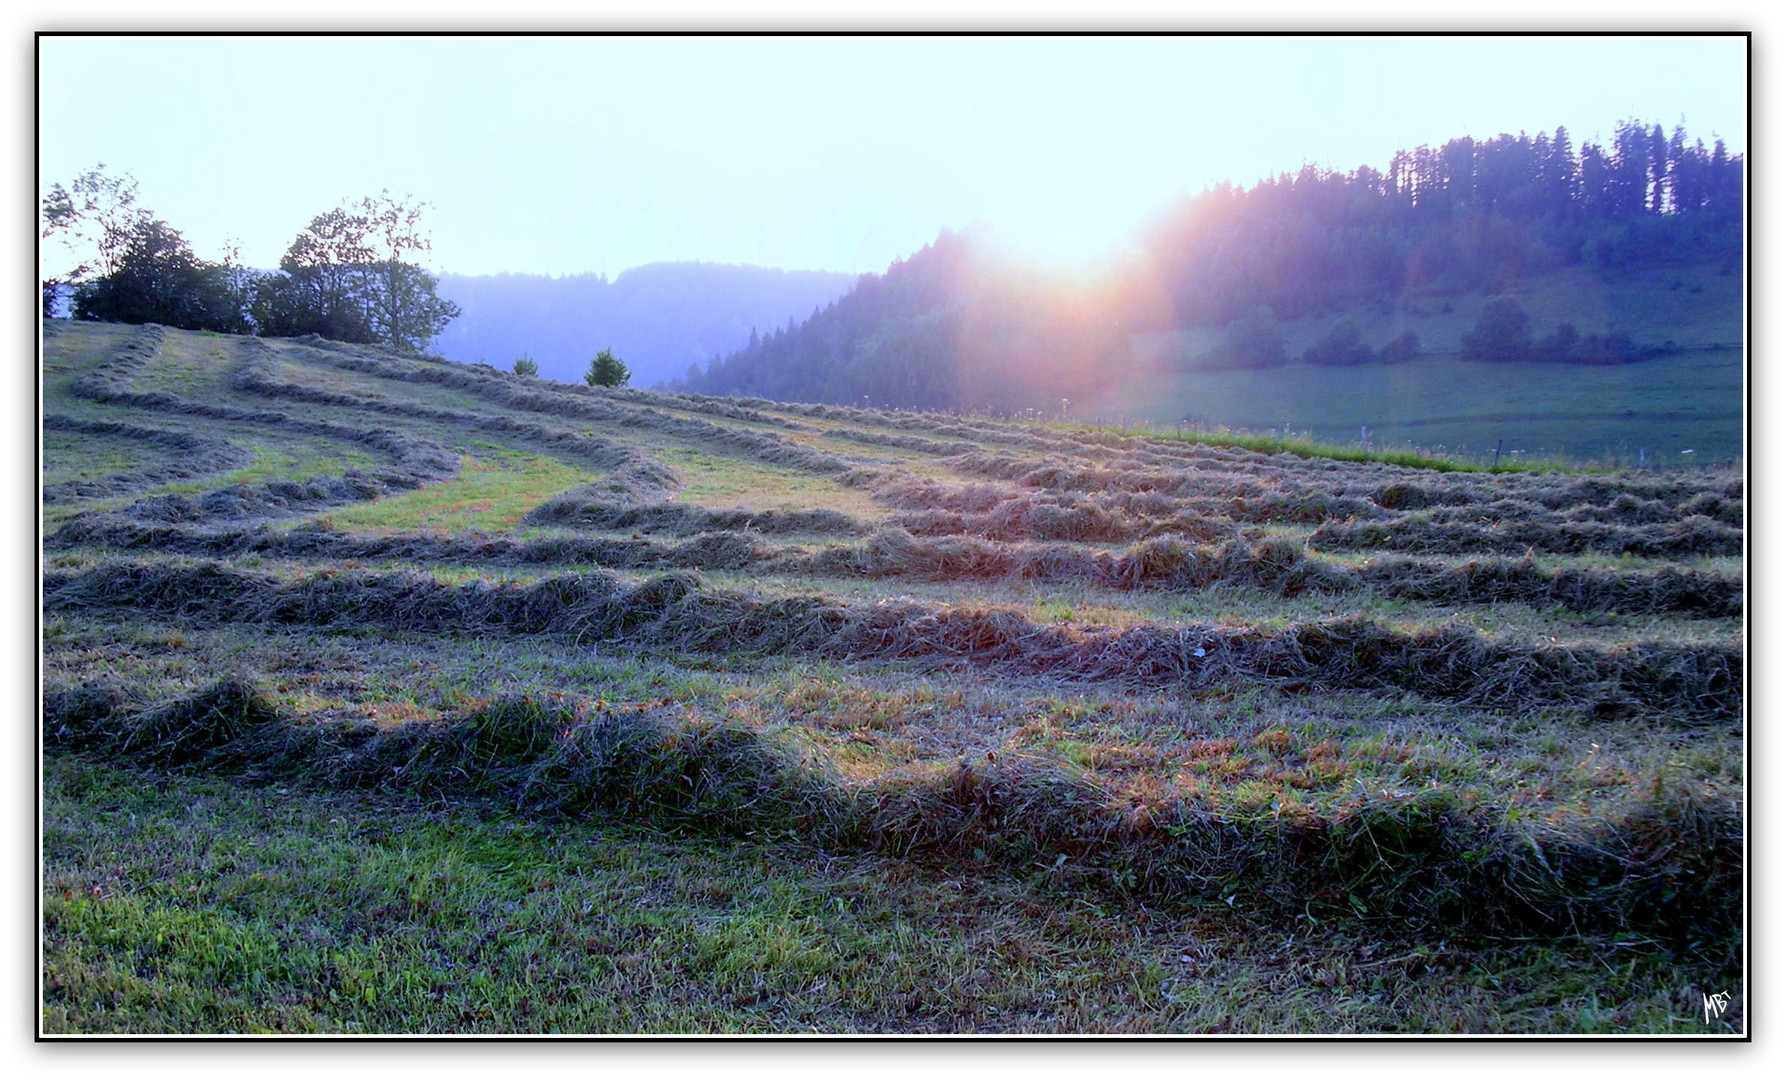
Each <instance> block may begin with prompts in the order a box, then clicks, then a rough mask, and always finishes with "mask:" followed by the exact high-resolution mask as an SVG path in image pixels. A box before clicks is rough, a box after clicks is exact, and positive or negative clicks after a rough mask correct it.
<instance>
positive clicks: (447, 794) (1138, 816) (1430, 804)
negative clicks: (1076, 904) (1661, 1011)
mask: <svg viewBox="0 0 1786 1080" xmlns="http://www.w3.org/2000/svg"><path fill="white" fill-rule="evenodd" d="M42 722H43V739H44V745H45V747H46V748H47V749H48V750H49V751H50V752H71V751H72V752H85V753H90V754H97V755H103V756H104V757H106V758H107V759H109V760H126V761H134V762H138V763H142V764H148V765H154V766H158V767H165V768H175V769H178V768H189V769H203V770H205V771H206V772H207V773H212V772H218V771H223V772H228V773H233V774H236V775H240V776H244V777H246V778H249V779H251V780H256V781H260V782H275V781H276V782H280V783H295V784H301V785H307V786H313V787H318V788H322V789H327V790H340V789H344V788H358V789H372V790H381V791H387V792H400V793H407V794H419V795H425V796H426V797H428V798H430V799H435V800H439V799H466V800H482V801H495V802H498V803H501V804H504V805H506V806H508V807H509V808H510V809H511V810H512V811H513V812H516V813H519V814H522V815H524V816H530V817H537V818H541V819H545V820H562V819H565V818H572V817H584V816H589V815H598V814H605V815H611V816H613V817H615V818H617V819H619V820H625V821H628V822H631V823H638V822H652V823H655V824H657V825H659V826H660V827H665V826H667V827H669V828H671V829H673V830H676V831H693V832H698V833H706V834H713V835H720V836H752V835H755V836H759V837H768V836H777V837H785V838H788V839H794V840H799V841H804V842H806V843H811V844H815V845H818V846H820V847H823V848H826V849H829V850H844V851H862V852H874V853H889V854H895V855H899V856H903V857H915V858H940V859H944V860H949V861H951V862H956V861H959V860H961V859H963V858H972V859H975V860H977V861H981V862H988V863H993V864H996V865H1003V866H1009V867H1013V868H1033V867H1036V866H1038V865H1039V866H1043V867H1048V868H1049V871H1050V874H1051V875H1053V876H1054V878H1055V881H1056V884H1057V885H1059V884H1065V883H1068V882H1071V883H1072V884H1075V885H1078V886H1080V887H1087V886H1089V887H1092V888H1099V889H1104V890H1108V891H1111V892H1114V893H1118V894H1121V895H1125V896H1128V897H1130V898H1133V899H1138V900H1141V901H1143V902H1147V903H1150V904H1169V905H1170V904H1179V903H1184V902H1187V901H1188V902H1190V903H1193V904H1195V903H1198V902H1204V903H1207V902H1211V901H1217V900H1219V899H1221V898H1224V897H1232V896H1233V895H1234V894H1235V893H1244V894H1245V895H1246V896H1247V897H1248V904H1249V907H1251V908H1253V909H1255V910H1259V909H1271V910H1281V911H1283V912H1284V913H1285V914H1295V915H1302V916H1308V915H1311V914H1319V915H1320V916H1321V917H1323V918H1324V919H1328V920H1334V919H1350V918H1354V917H1356V912H1366V913H1368V917H1369V918H1375V919H1383V918H1388V919H1393V920H1396V921H1398V922H1402V923H1404V924H1406V923H1409V922H1412V923H1414V924H1416V925H1422V926H1428V927H1442V928H1445V929H1447V930H1449V931H1452V932H1460V931H1461V932H1466V933H1468V932H1486V933H1491V934H1492V933H1505V932H1507V931H1510V930H1511V931H1521V930H1527V929H1548V930H1552V931H1554V930H1555V929H1558V928H1569V929H1571V930H1574V931H1583V930H1601V931H1608V930H1617V931H1637V932H1641V933H1646V934H1653V935H1657V936H1658V937H1661V938H1663V939H1665V942H1666V944H1668V945H1670V946H1673V947H1684V948H1689V949H1693V948H1703V947H1704V945H1705V943H1706V942H1708V941H1711V942H1719V941H1732V940H1735V935H1737V934H1739V933H1740V927H1741V918H1740V905H1741V896H1742V892H1741V882H1742V866H1743V862H1742V853H1743V828H1742V820H1741V815H1740V813H1739V812H1738V811H1737V810H1736V808H1734V807H1731V806H1727V805H1724V804H1721V803H1717V802H1714V801H1713V800H1711V799H1709V798H1707V797H1705V796H1702V795H1699V794H1697V793H1695V792H1693V791H1690V790H1688V789H1686V788H1682V787H1679V786H1664V787H1659V788H1658V789H1657V790H1656V791H1655V792H1654V793H1652V794H1651V796H1650V797H1649V798H1647V799H1644V800H1640V801H1638V802H1636V803H1635V804H1634V805H1632V806H1631V807H1629V808H1627V809H1626V810H1624V811H1623V812H1622V813H1619V814H1616V815H1613V816H1610V817H1608V818H1605V819H1601V820H1592V819H1589V820H1583V821H1578V822H1576V823H1574V824H1573V825H1572V826H1570V827H1567V828H1563V827H1559V826H1556V825H1550V826H1539V827H1533V826H1524V827H1515V826H1511V825H1509V824H1507V820H1508V819H1507V818H1506V816H1505V815H1504V814H1503V813H1502V812H1500V811H1499V810H1498V809H1497V808H1495V807H1484V806H1477V805H1472V804H1463V803H1460V802H1458V801H1457V800H1454V799H1452V798H1450V797H1449V796H1447V795H1445V794H1444V793H1442V792H1437V791H1427V792H1420V793H1417V794H1414V795H1409V796H1393V797H1392V796H1387V795H1385V796H1382V797H1374V796H1371V795H1369V794H1365V795H1361V796H1359V797H1358V798H1356V799H1353V800H1350V801H1348V802H1347V803H1344V804H1341V805H1339V806H1338V807H1336V808H1335V809H1333V810H1332V811H1330V812H1327V813H1326V814H1325V815H1316V814H1314V813H1312V812H1309V811H1303V812H1300V813H1297V814H1293V815H1277V814H1272V815H1259V814H1256V813H1248V812H1244V811H1240V810H1238V809H1237V808H1232V807H1223V806H1217V805H1213V804H1210V803H1207V802H1202V801H1190V800H1186V799H1183V798H1172V799H1161V800H1156V801H1155V802H1154V803H1152V804H1150V805H1148V806H1146V807H1145V808H1138V807H1135V806H1132V805H1129V804H1128V803H1127V800H1123V799H1120V798H1117V797H1115V795H1114V793H1113V792H1111V791H1109V790H1107V789H1105V788H1103V787H1102V786H1100V785H1099V784H1098V783H1097V782H1095V781H1093V780H1092V779H1090V778H1089V777H1087V776H1086V775H1085V774H1083V773H1081V772H1079V771H1078V770H1076V769H1073V768H1071V767H1069V766H1067V765H1066V764H1065V763H1064V762H1058V761H1052V760H1047V759H1042V758H1037V757H1031V756H1027V755H1022V754H1015V755H1011V754H1007V755H1003V756H998V757H996V758H995V757H993V756H991V755H989V756H988V757H987V758H986V759H984V760H982V759H978V758H975V759H969V758H962V759H960V760H958V761H956V762H954V763H952V764H950V763H938V764H934V765H928V766H916V767H913V768H912V769H910V770H907V771H904V772H900V773H895V774H892V775H889V776H883V777H881V778H879V779H877V780H874V781H869V782H859V781H844V780H842V779H841V778H839V777H837V776H835V775H832V774H830V773H829V772H828V771H827V770H826V768H825V765H824V763H823V762H815V761H811V760H805V759H802V758H800V757H797V756H796V755H795V754H793V753H791V752H790V751H789V750H788V749H786V748H784V747H783V745H781V744H780V743H778V742H776V741H775V740H773V739H771V738H769V737H766V736H765V735H763V734H761V733H759V732H757V731H755V730H753V729H750V728H746V727H743V726H739V725H736V724H731V723H724V722H721V723H715V722H711V721H706V720H703V719H699V718H695V717H691V716H690V715H689V714H688V713H687V712H686V711H685V710H681V709H679V708H678V707H677V706H676V703H675V702H673V701H670V700H659V701H645V702H636V703H620V704H614V703H609V702H606V701H601V702H592V701H589V700H587V699H582V698H576V697H573V696H570V695H566V694H558V693H554V694H549V695H512V696H507V697H501V698H497V699H495V700H492V701H488V702H485V703H482V704H478V705H475V706H472V707H470V708H467V709H465V710H463V711H461V712H459V713H458V714H456V715H452V716H449V717H446V718H443V719H442V720H439V721H419V720H418V721H406V722H403V723H399V724H396V725H390V726H380V725H378V724H376V723H374V722H372V721H371V720H367V719H359V720H356V719H351V718H349V719H334V720H321V719H309V718H303V717H296V716H293V715H291V714H290V713H289V712H287V711H285V710H283V709H282V708H281V707H279V706H278V705H277V704H276V703H274V702H273V701H272V700H271V699H270V698H268V697H267V696H266V695H265V694H264V693H263V692H262V691H261V690H260V689H259V688H258V687H257V686H255V685H254V684H253V683H252V682H251V681H250V680H247V679H244V678H241V677H239V676H230V677H227V678H225V679H223V680H221V681H220V682H218V683H216V684H214V685H213V686H210V687H208V688H206V689H203V690H201V691H199V692H198V693H197V694H195V695H193V696H192V697H190V698H184V699H175V700H172V701H165V702H159V703H142V702H138V701H136V700H134V699H133V697H132V695H131V694H129V693H128V692H126V691H125V690H123V689H121V688H118V687H116V686H111V685H107V684H94V683H89V684H83V685H80V686H75V687H72V688H66V689H61V690H57V691H53V692H52V693H50V694H49V695H48V696H47V697H46V699H45V703H44V712H43V721H42Z"/></svg>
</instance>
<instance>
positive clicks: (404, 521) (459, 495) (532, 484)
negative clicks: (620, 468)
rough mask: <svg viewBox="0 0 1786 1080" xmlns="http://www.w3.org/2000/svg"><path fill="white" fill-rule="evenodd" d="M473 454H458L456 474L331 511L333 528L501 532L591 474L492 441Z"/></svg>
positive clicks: (589, 478)
mask: <svg viewBox="0 0 1786 1080" xmlns="http://www.w3.org/2000/svg"><path fill="white" fill-rule="evenodd" d="M477 453H478V456H477V457H475V458H473V457H461V458H460V467H459V475H458V476H456V477H454V478H453V479H451V480H447V481H444V482H442V483H438V484H429V485H426V486H424V487H422V488H419V489H417V490H415V491H408V492H404V493H402V494H399V495H392V496H388V497H386V498H383V499H377V500H374V501H372V502H369V503H360V504H356V505H354V506H350V507H346V508H343V509H341V510H335V511H331V512H330V513H329V514H328V515H327V520H328V521H329V522H330V523H331V524H332V525H333V526H334V527H335V528H339V529H346V530H348V531H351V532H369V533H373V534H375V535H384V534H389V533H397V532H425V533H459V532H464V531H467V530H479V531H483V532H504V531H509V530H514V529H516V528H519V527H520V525H521V519H522V518H523V517H524V516H525V515H526V514H527V513H528V511H530V510H532V509H534V508H535V507H537V506H539V505H540V504H541V503H543V502H545V501H546V500H547V499H550V498H552V497H553V496H555V495H560V494H563V493H564V492H565V491H568V490H570V489H571V488H574V487H578V486H581V485H583V484H587V483H589V482H591V481H592V480H594V479H595V476H594V475H593V474H592V473H589V472H586V471H584V470H582V469H577V468H573V467H572V466H569V465H566V464H564V463H563V462H560V461H557V460H555V459H553V458H548V457H542V456H539V455H536V454H523V453H518V452H515V451H509V450H503V449H501V448H499V447H496V446H493V445H491V444H480V445H479V448H478V451H477Z"/></svg>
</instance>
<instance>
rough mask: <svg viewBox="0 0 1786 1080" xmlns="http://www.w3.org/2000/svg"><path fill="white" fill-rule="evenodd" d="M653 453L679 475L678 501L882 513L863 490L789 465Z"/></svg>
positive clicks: (691, 452)
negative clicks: (781, 465)
mask: <svg viewBox="0 0 1786 1080" xmlns="http://www.w3.org/2000/svg"><path fill="white" fill-rule="evenodd" d="M820 448H821V449H830V450H835V449H836V448H835V447H822V446H821V447H820ZM656 457H657V459H658V460H659V461H662V462H663V463H664V464H666V465H668V466H670V467H671V468H673V469H675V470H676V471H677V472H678V473H679V474H681V476H682V488H681V490H679V491H678V492H677V493H676V497H675V499H674V500H673V501H675V502H679V503H688V504H691V505H694V506H706V507H710V508H713V509H716V510H819V509H823V510H837V511H840V512H842V513H845V514H850V515H852V516H856V517H864V518H875V517H879V516H881V515H882V514H884V513H885V512H886V511H885V508H883V507H881V506H880V505H878V504H877V503H875V502H874V501H873V500H872V499H870V498H869V497H868V495H867V493H866V492H863V491H861V490H859V489H857V488H851V487H845V486H844V485H842V484H839V483H837V482H836V481H834V480H828V479H826V478H824V477H821V476H813V475H811V474H809V473H804V472H799V471H797V470H794V469H786V468H781V467H779V466H775V465H767V464H764V463H762V462H758V461H748V460H745V459H742V458H736V457H728V456H724V455H720V454H715V453H711V452H709V451H707V450H703V449H700V448H697V447H689V446H670V447H666V448H664V449H662V450H660V451H659V452H658V453H657V455H656Z"/></svg>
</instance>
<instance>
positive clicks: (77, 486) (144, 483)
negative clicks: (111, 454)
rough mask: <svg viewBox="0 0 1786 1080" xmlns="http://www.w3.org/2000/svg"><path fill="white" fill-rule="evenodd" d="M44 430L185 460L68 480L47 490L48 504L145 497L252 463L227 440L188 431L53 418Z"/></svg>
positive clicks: (47, 417) (50, 416)
mask: <svg viewBox="0 0 1786 1080" xmlns="http://www.w3.org/2000/svg"><path fill="white" fill-rule="evenodd" d="M43 429H44V430H45V431H65V432H71V433H74V434H79V435H97V436H105V437H110V438H116V439H122V440H124V441H126V442H130V443H140V444H144V445H147V446H152V447H156V448H158V449H162V450H168V451H172V452H174V453H177V454H179V455H180V457H179V458H178V460H175V461H170V462H165V463H163V464H159V465H149V466H145V467H143V468H138V469H130V470H126V471H123V472H118V473H113V474H112V475H110V476H103V477H98V478H96V479H92V480H68V481H64V482H62V483H59V484H46V485H45V486H44V488H43V501H44V503H45V504H55V503H62V502H73V501H77V500H81V499H98V498H104V497H106V496H110V495H122V494H126V493H128V492H132V491H141V490H142V489H144V488H150V487H156V486H158V485H161V484H168V483H173V482H175V481H178V480H189V479H191V478H193V477H196V476H208V475H211V474H214V473H220V472H228V471H229V470H231V469H239V468H242V467H243V466H244V465H247V464H248V463H249V462H250V461H251V460H253V459H252V456H251V455H250V454H249V453H248V452H247V451H246V450H243V449H242V448H241V447H239V446H236V445H234V444H233V443H230V442H228V441H227V440H224V439H206V438H201V437H199V436H197V435H192V434H189V433H187V432H183V431H166V430H163V429H161V428H149V427H142V426H140V425H137V424H124V423H115V422H112V421H108V420H81V419H77V418H75V417H71V416H61V415H58V414H55V413H50V414H46V415H45V416H44V418H43Z"/></svg>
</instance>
